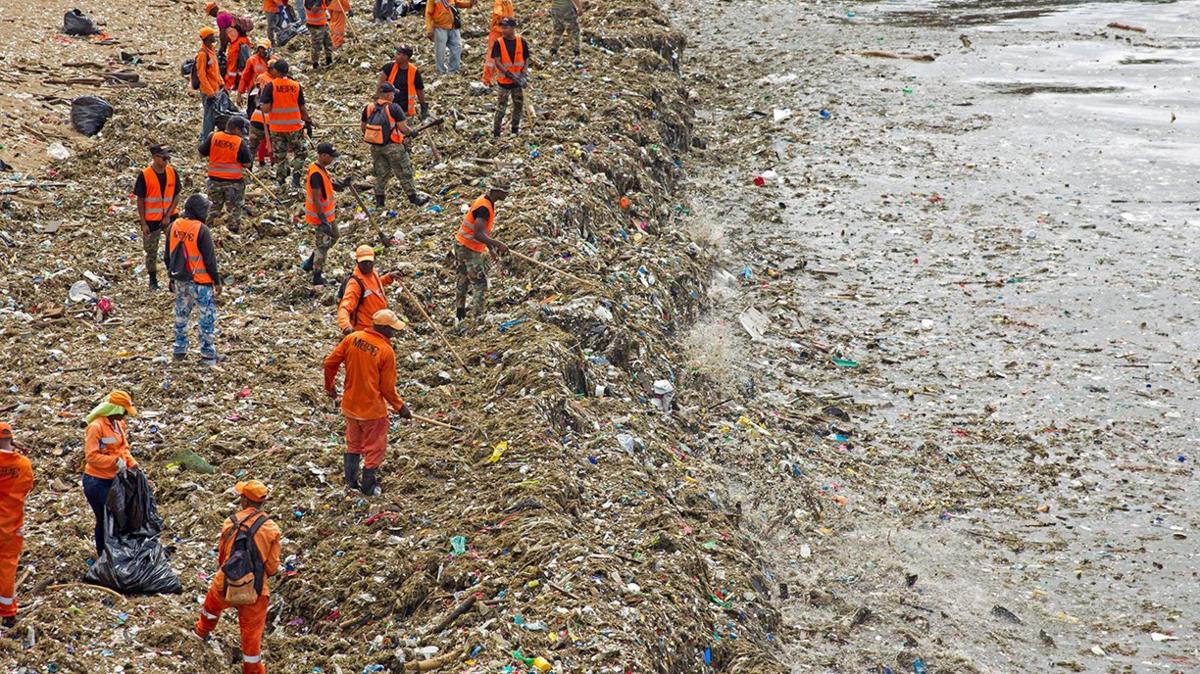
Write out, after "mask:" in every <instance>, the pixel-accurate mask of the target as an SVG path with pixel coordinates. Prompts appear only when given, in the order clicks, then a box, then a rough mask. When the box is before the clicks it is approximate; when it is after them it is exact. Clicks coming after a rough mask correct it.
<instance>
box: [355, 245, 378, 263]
mask: <svg viewBox="0 0 1200 674" xmlns="http://www.w3.org/2000/svg"><path fill="white" fill-rule="evenodd" d="M374 259H375V249H374V248H372V247H370V246H368V245H367V244H365V243H364V244H363V245H361V246H359V247H358V248H355V249H354V261H355V262H362V261H363V260H374Z"/></svg>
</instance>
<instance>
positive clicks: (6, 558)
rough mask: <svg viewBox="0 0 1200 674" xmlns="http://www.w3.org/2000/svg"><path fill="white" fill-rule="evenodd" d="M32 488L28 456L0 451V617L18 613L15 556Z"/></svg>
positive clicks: (17, 552) (18, 552)
mask: <svg viewBox="0 0 1200 674" xmlns="http://www.w3.org/2000/svg"><path fill="white" fill-rule="evenodd" d="M32 488H33V468H32V467H31V466H30V464H29V459H27V458H25V457H24V456H21V455H20V454H17V453H16V452H0V618H8V617H10V616H15V615H16V614H17V591H16V583H17V559H18V558H19V557H20V556H21V545H22V543H24V542H25V539H24V538H23V537H22V536H21V527H22V526H24V525H25V496H26V495H27V494H29V490H30V489H32Z"/></svg>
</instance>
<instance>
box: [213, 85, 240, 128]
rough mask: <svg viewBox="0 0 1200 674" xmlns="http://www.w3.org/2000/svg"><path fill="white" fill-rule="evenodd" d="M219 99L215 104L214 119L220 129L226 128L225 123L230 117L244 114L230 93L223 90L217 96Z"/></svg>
mask: <svg viewBox="0 0 1200 674" xmlns="http://www.w3.org/2000/svg"><path fill="white" fill-rule="evenodd" d="M216 98H217V100H216V102H215V103H214V105H213V119H214V120H216V124H217V126H216V128H217V129H218V130H220V131H224V130H225V123H226V122H228V121H229V118H230V117H237V116H239V115H241V114H242V111H241V110H240V109H238V107H237V106H236V105H234V104H233V101H232V100H230V99H229V93H228V92H226V91H224V90H222V91H221V92H219V93H218V94H217V96H216Z"/></svg>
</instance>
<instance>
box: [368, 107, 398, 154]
mask: <svg viewBox="0 0 1200 674" xmlns="http://www.w3.org/2000/svg"><path fill="white" fill-rule="evenodd" d="M371 105H373V106H374V107H375V110H374V111H373V112H371V114H370V115H367V125H366V128H364V129H363V140H364V141H365V142H367V143H369V144H371V145H383V141H384V139H385V138H390V137H391V135H392V123H391V120H390V119H389V118H388V114H387V107H388V106H386V105H376V104H375V103H372V104H371Z"/></svg>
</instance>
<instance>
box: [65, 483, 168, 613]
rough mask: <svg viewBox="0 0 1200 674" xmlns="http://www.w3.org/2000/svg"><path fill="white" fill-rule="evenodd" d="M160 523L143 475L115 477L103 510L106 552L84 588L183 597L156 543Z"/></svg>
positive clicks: (95, 565)
mask: <svg viewBox="0 0 1200 674" xmlns="http://www.w3.org/2000/svg"><path fill="white" fill-rule="evenodd" d="M161 531H162V518H160V517H159V516H158V510H157V508H155V505H154V495H153V494H151V493H150V484H149V483H148V482H147V481H146V475H145V474H144V473H142V471H140V470H137V469H136V468H134V469H129V470H126V471H124V472H123V473H121V474H119V475H117V477H116V478H115V479H114V480H113V485H112V489H110V490H109V491H108V500H107V501H106V502H105V509H104V552H103V553H101V555H100V558H99V559H97V560H96V561H95V563H93V564H92V565H91V566H90V567H88V570H87V574H86V575H84V582H86V583H92V584H95V585H103V586H104V587H107V588H110V589H113V590H116V591H117V592H120V593H121V594H167V593H178V592H182V591H183V586H182V585H181V584H180V582H179V578H178V577H177V576H176V575H175V572H174V571H172V570H171V567H170V564H169V562H170V557H169V556H168V553H167V551H166V550H164V549H163V547H162V545H161V544H160V543H159V542H158V535H159V533H160V532H161Z"/></svg>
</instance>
